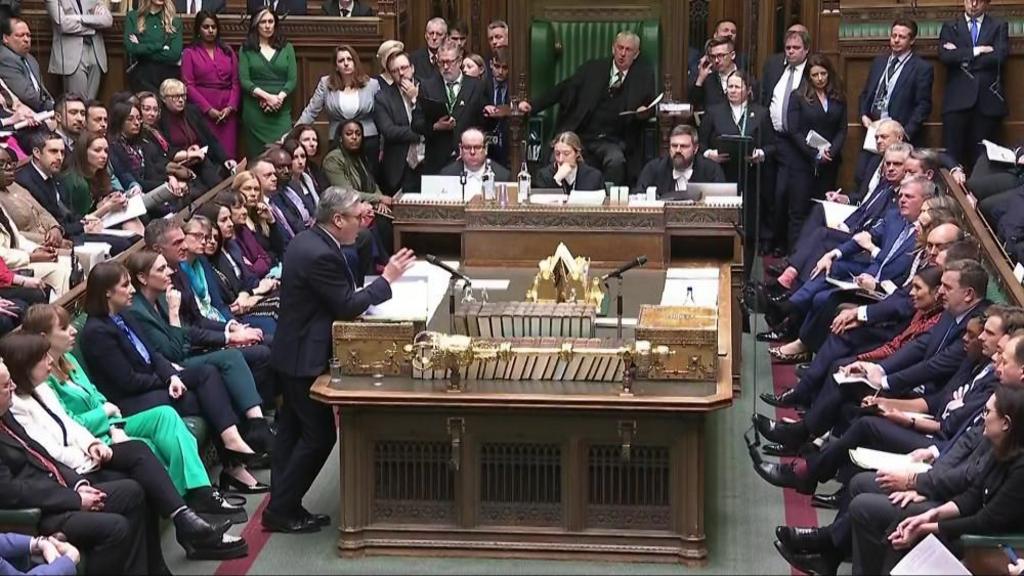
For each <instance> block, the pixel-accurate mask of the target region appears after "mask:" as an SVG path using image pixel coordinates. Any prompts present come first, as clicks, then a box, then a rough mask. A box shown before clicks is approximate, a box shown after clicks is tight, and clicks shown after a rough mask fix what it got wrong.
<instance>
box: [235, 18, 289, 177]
mask: <svg viewBox="0 0 1024 576" xmlns="http://www.w3.org/2000/svg"><path fill="white" fill-rule="evenodd" d="M297 78H298V65H297V64H296V63H295V48H293V47H292V45H291V43H290V42H288V41H286V40H285V39H284V35H283V34H282V33H281V29H280V27H279V26H278V18H277V14H276V13H274V11H273V10H271V9H269V8H264V9H262V10H260V11H259V12H257V13H256V15H255V16H253V18H252V21H251V22H250V23H249V33H248V35H247V36H246V38H245V43H244V44H242V51H241V52H240V53H239V56H238V79H239V81H240V82H241V84H242V95H243V100H242V127H243V129H244V130H245V147H246V151H247V153H248V157H249V158H250V159H252V158H255V157H256V156H259V155H260V154H262V153H263V151H264V149H265V148H266V146H267V144H268V143H270V142H276V141H277V140H278V139H279V138H281V136H283V135H284V134H286V133H287V132H288V131H289V130H290V129H291V127H292V92H294V91H295V86H296V81H297Z"/></svg>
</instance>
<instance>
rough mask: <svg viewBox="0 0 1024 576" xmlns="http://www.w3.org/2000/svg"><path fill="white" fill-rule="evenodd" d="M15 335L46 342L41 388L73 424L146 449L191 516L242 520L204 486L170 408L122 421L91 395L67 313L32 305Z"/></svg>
mask: <svg viewBox="0 0 1024 576" xmlns="http://www.w3.org/2000/svg"><path fill="white" fill-rule="evenodd" d="M21 329H22V331H23V332H26V333H29V334H31V333H35V334H42V335H43V336H46V338H47V339H49V341H50V356H51V357H52V358H53V360H54V361H53V369H52V370H51V372H50V376H49V378H47V382H46V384H47V385H48V386H49V388H50V389H51V390H52V391H53V392H54V394H55V395H56V396H57V399H58V400H59V401H60V404H61V406H62V407H63V408H64V411H65V412H67V413H68V415H69V416H71V418H72V419H73V420H74V421H75V422H78V423H79V424H81V425H82V426H83V427H84V428H85V429H86V430H88V431H89V433H91V434H92V435H93V436H95V437H97V438H99V439H100V440H102V441H103V442H105V443H107V444H115V443H118V442H123V441H125V440H128V439H131V438H134V439H138V440H141V441H143V442H145V443H146V444H148V445H149V447H150V448H151V449H152V450H153V454H155V455H156V457H157V459H159V460H160V462H161V463H162V464H163V465H164V468H166V469H167V473H168V475H169V476H170V478H171V482H173V483H174V487H175V489H177V491H178V493H179V494H181V495H183V496H185V497H186V501H187V503H188V505H189V506H190V507H191V508H193V509H194V510H195V511H196V512H199V513H201V514H216V515H223V516H225V517H227V518H229V519H230V520H231V521H232V522H233V523H236V524H238V523H242V522H245V521H247V520H248V516H247V515H246V513H245V509H244V508H242V507H240V506H235V505H233V504H230V503H228V502H227V501H226V500H224V498H223V496H221V494H220V492H218V491H217V490H216V489H214V488H213V487H212V486H211V485H210V477H209V476H208V475H207V473H206V467H205V466H203V461H202V459H200V457H199V449H198V445H197V444H196V439H195V437H194V436H193V435H192V433H191V432H190V431H189V429H188V426H186V425H185V422H184V421H182V419H181V417H180V416H178V413H177V412H176V411H175V410H174V408H172V407H170V406H158V407H156V408H151V409H149V410H145V411H143V412H139V413H138V414H133V415H131V416H128V417H122V416H121V411H120V409H119V408H118V407H117V406H116V405H114V404H112V403H110V402H108V401H107V399H106V397H104V396H103V394H102V393H101V392H100V391H99V390H97V389H96V386H94V385H93V383H92V382H91V381H90V380H89V376H87V375H86V373H85V371H84V370H82V367H81V366H80V365H79V363H78V361H77V360H76V359H75V357H74V355H72V354H71V350H72V348H74V345H75V335H76V334H77V333H78V331H77V330H76V329H75V327H74V326H72V325H71V317H70V315H69V314H68V312H67V310H65V309H64V308H62V307H60V306H57V305H54V304H36V305H35V306H32V307H31V308H29V309H28V311H26V312H25V320H24V322H23V323H22V327H21Z"/></svg>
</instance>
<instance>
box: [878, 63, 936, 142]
mask: <svg viewBox="0 0 1024 576" xmlns="http://www.w3.org/2000/svg"><path fill="white" fill-rule="evenodd" d="M890 56H891V53H889V54H882V55H879V56H876V57H875V59H874V61H873V62H872V63H871V71H870V72H868V81H867V83H866V84H864V90H862V91H861V93H860V114H859V115H860V116H869V117H871V118H872V119H873V120H878V118H876V117H875V116H874V115H873V114H872V113H871V107H872V104H874V102H875V96H876V95H877V94H878V85H879V84H880V83H881V81H882V78H883V76H884V74H885V69H886V67H887V66H888V65H889V57H890ZM934 77H935V72H934V71H933V70H932V65H931V64H930V63H928V62H925V60H924V59H923V58H921V57H920V56H918V55H917V54H911V55H910V56H909V57H907V60H906V62H904V63H903V67H902V69H901V70H900V76H899V78H897V79H896V84H895V85H894V86H893V87H892V91H891V92H890V93H889V109H888V112H889V117H890V118H892V119H893V120H896V121H897V122H899V123H900V124H902V125H903V130H904V131H905V132H906V133H907V140H908V141H911V142H912V141H914V138H915V136H917V133H918V132H919V131H920V130H921V125H922V124H924V121H925V120H926V119H927V118H928V114H930V113H931V111H932V81H933V80H934Z"/></svg>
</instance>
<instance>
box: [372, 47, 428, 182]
mask: <svg viewBox="0 0 1024 576" xmlns="http://www.w3.org/2000/svg"><path fill="white" fill-rule="evenodd" d="M387 68H388V74H390V75H391V78H392V79H393V80H394V83H393V84H390V85H388V84H384V85H382V86H381V89H380V91H379V92H377V94H376V95H375V96H374V97H373V122H374V123H375V124H376V125H377V130H378V131H379V132H380V135H381V139H382V140H383V145H382V146H381V162H380V166H381V174H380V189H381V191H382V192H384V193H385V194H388V195H394V194H395V192H398V191H399V190H403V191H405V192H418V191H419V189H420V182H419V180H420V179H419V175H420V170H421V164H422V163H423V158H424V157H425V155H426V151H425V148H424V145H423V136H422V135H421V134H420V133H421V132H422V131H423V122H424V116H423V110H422V109H421V107H420V101H419V94H420V85H419V83H418V82H417V81H416V76H415V73H416V71H415V69H414V67H413V65H412V64H411V62H410V60H409V56H408V55H407V54H406V53H405V52H396V53H395V54H392V55H391V56H390V57H389V58H388V60H387Z"/></svg>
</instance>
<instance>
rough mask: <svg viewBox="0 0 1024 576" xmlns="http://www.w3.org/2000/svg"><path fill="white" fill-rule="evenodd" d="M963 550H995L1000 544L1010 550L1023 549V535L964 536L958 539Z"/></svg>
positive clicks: (1017, 533)
mask: <svg viewBox="0 0 1024 576" xmlns="http://www.w3.org/2000/svg"><path fill="white" fill-rule="evenodd" d="M960 542H961V543H962V544H963V546H964V548H996V547H998V546H999V545H1000V544H1006V545H1007V546H1010V547H1012V548H1017V549H1018V550H1019V549H1024V533H1020V532H1015V533H1012V534H992V535H981V534H965V535H963V536H961V537H960Z"/></svg>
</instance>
